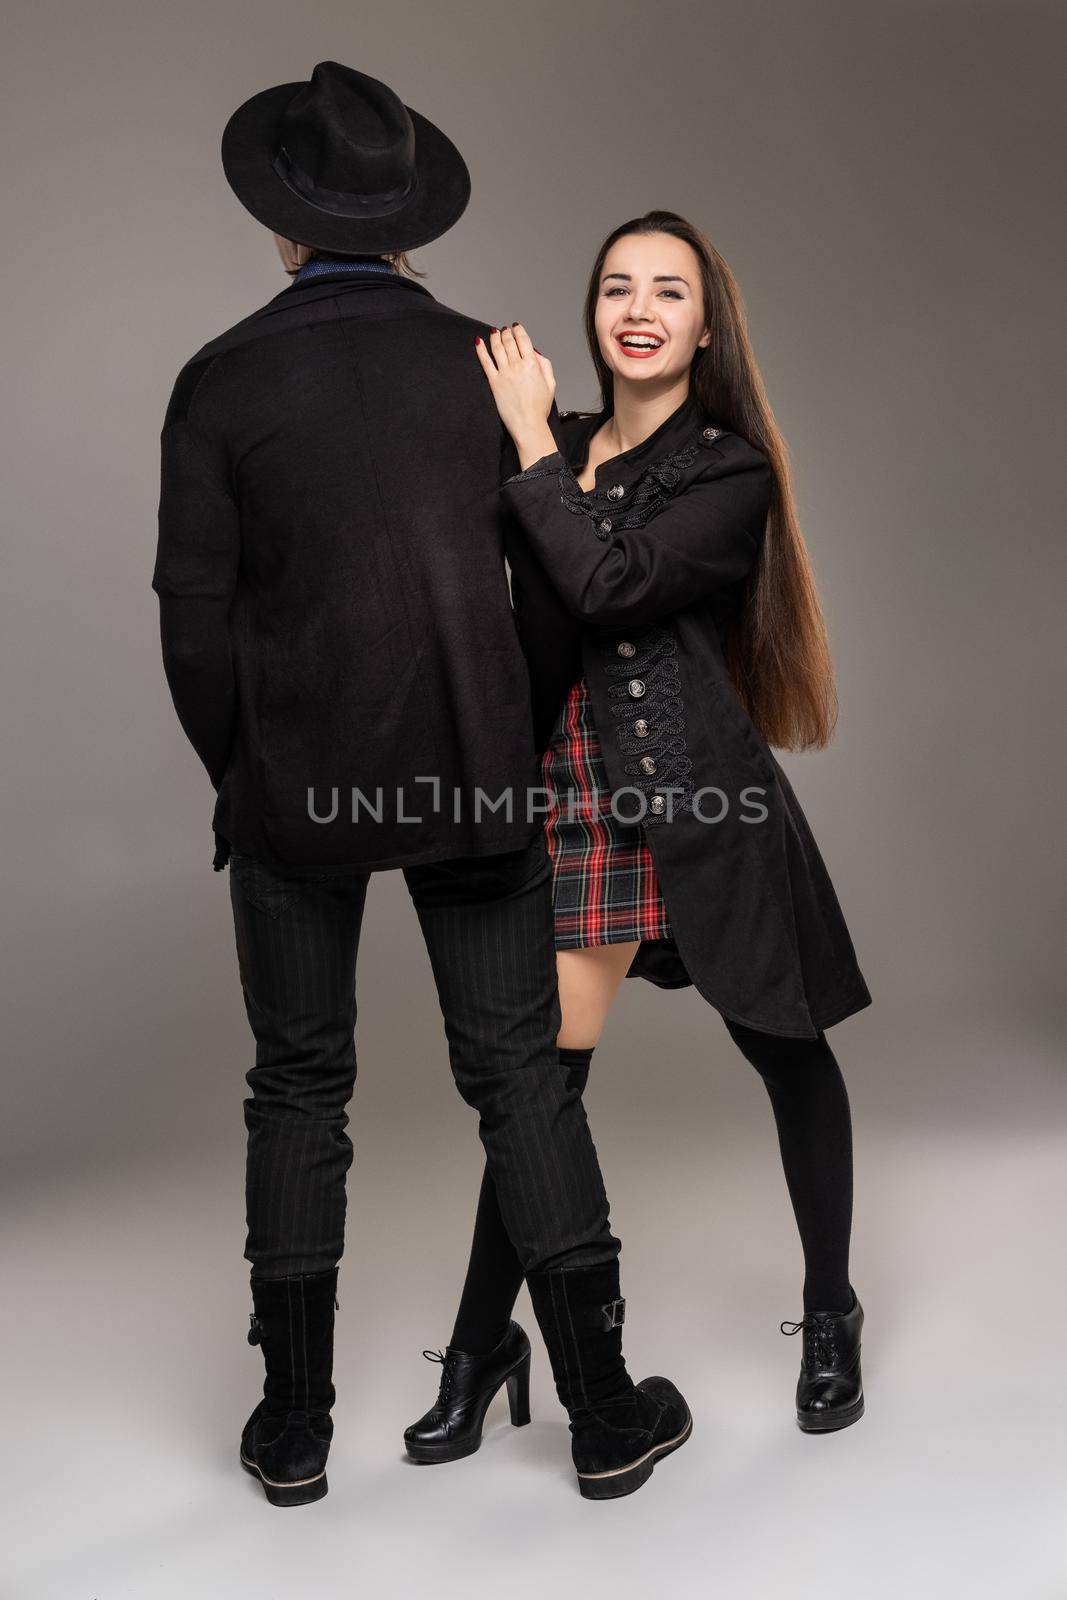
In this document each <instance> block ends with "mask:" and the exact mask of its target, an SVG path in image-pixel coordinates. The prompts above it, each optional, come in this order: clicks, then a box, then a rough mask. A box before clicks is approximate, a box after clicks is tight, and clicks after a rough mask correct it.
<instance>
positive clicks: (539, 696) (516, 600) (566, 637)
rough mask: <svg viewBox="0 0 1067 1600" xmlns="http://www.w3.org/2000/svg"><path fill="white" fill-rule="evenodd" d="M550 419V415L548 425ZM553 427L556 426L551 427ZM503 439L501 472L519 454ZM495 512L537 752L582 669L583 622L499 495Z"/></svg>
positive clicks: (512, 466) (515, 461)
mask: <svg viewBox="0 0 1067 1600" xmlns="http://www.w3.org/2000/svg"><path fill="white" fill-rule="evenodd" d="M552 421H553V419H552V417H550V418H549V424H550V426H551V424H552ZM552 431H553V433H555V432H556V430H555V428H554V427H553V430H552ZM505 440H506V443H505V447H504V451H503V454H502V458H501V460H502V475H503V474H507V473H514V472H516V471H517V470H518V456H517V454H516V451H515V446H514V444H513V443H512V441H511V438H510V436H509V435H508V434H507V433H505ZM500 517H501V522H502V538H503V544H504V554H505V556H506V558H507V563H508V569H509V572H510V575H511V604H512V609H513V611H514V615H515V628H516V631H517V633H518V636H519V643H520V645H521V647H522V652H523V655H524V656H525V657H526V666H527V669H528V671H529V675H530V695H531V701H532V706H533V727H534V743H535V746H536V749H537V753H538V754H539V755H540V754H541V753H542V752H543V751H544V750H545V749H546V748H547V746H548V743H549V740H550V738H551V736H552V731H553V729H554V727H555V724H556V719H557V717H558V715H559V712H560V709H561V707H562V705H563V703H564V701H565V700H566V698H567V694H568V691H569V690H570V688H571V685H572V684H573V683H575V682H576V681H577V679H578V678H580V677H581V675H582V625H581V623H580V622H579V621H578V620H577V618H575V617H574V616H572V615H571V613H570V611H568V609H567V607H566V606H565V605H564V603H563V601H562V599H561V598H560V595H559V592H558V591H557V590H556V588H555V587H554V586H553V584H552V582H551V580H550V578H549V575H548V573H547V572H546V571H545V569H544V567H543V566H542V565H541V563H540V561H539V560H538V558H537V556H536V555H535V554H534V552H533V551H532V550H531V548H530V544H529V541H528V540H527V538H526V535H525V533H524V532H523V529H522V527H521V525H520V524H519V522H518V520H517V518H516V517H515V516H514V514H513V512H512V511H511V509H510V507H508V506H507V505H506V504H505V503H504V502H503V500H501V503H500Z"/></svg>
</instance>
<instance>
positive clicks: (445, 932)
mask: <svg viewBox="0 0 1067 1600" xmlns="http://www.w3.org/2000/svg"><path fill="white" fill-rule="evenodd" d="M403 870H404V877H405V880H406V882H407V885H408V889H409V892H410V894H411V898H412V902H413V904H414V905H415V908H416V910H417V913H418V917H419V922H420V925H421V928H422V934H423V938H424V939H425V942H426V948H427V951H428V953H429V956H430V962H431V965H432V968H433V974H434V979H435V982H436V985H437V992H438V996H439V998H440V1003H441V1011H442V1014H443V1016H444V1024H445V1034H446V1038H447V1040H448V1051H449V1059H450V1061H451V1065H452V1072H453V1075H454V1077H455V1080H456V1085H457V1087H458V1089H459V1092H460V1094H461V1095H462V1096H463V1098H464V1100H466V1101H467V1103H468V1105H470V1106H473V1107H474V1109H475V1110H476V1111H477V1112H478V1115H479V1119H480V1120H479V1132H480V1135H481V1139H482V1143H483V1145H484V1147H485V1155H486V1160H487V1161H488V1164H489V1168H490V1170H491V1172H492V1174H493V1179H494V1182H495V1184H496V1189H497V1195H498V1198H499V1202H500V1212H501V1216H502V1217H503V1219H504V1224H505V1226H506V1228H507V1230H508V1232H509V1234H510V1235H511V1239H512V1242H513V1243H514V1245H515V1249H516V1252H517V1254H518V1256H519V1259H520V1261H521V1262H522V1263H523V1267H524V1269H525V1270H527V1271H529V1270H532V1269H534V1268H537V1267H544V1266H547V1265H555V1264H558V1263H561V1262H563V1261H566V1262H568V1263H569V1264H571V1265H578V1264H584V1263H593V1262H600V1261H606V1260H609V1259H611V1258H613V1257H614V1256H616V1255H617V1254H618V1251H619V1248H620V1247H619V1241H618V1240H617V1239H616V1238H615V1236H614V1235H613V1234H612V1232H611V1229H610V1226H609V1221H608V1202H607V1197H606V1195H605V1193H604V1184H603V1179H602V1178H601V1174H600V1166H599V1163H598V1161H597V1155H596V1150H595V1148H594V1146H593V1141H592V1137H591V1135H590V1132H589V1127H588V1123H587V1122H586V1116H585V1109H584V1107H583V1104H582V1100H581V1097H580V1095H578V1094H576V1093H574V1092H573V1091H571V1090H569V1089H568V1088H567V1085H566V1078H565V1075H564V1073H563V1071H562V1069H561V1067H560V1064H559V1054H558V1051H557V1048H556V1035H557V1033H558V1031H559V1026H560V1005H559V993H558V989H557V980H556V956H555V946H554V939H553V918H552V906H551V877H552V868H551V861H550V859H549V857H548V853H547V850H546V846H545V838H544V833H543V832H540V833H538V834H537V836H536V837H535V839H534V840H533V842H532V843H531V844H530V845H529V846H527V847H524V848H523V849H521V850H518V851H515V852H509V853H508V854H505V855H497V856H484V857H479V858H472V859H462V860H451V861H443V862H432V863H429V864H427V865H417V866H412V867H406V868H404V869H403ZM368 877H369V874H367V873H353V874H351V875H350V876H345V877H343V878H336V877H334V878H329V879H326V878H324V877H316V876H315V875H314V873H307V874H294V875H289V874H286V875H285V876H284V877H283V876H280V875H278V874H276V873H274V872H272V871H271V870H270V869H269V868H268V867H266V866H265V865H264V864H262V863H261V862H259V861H257V860H255V859H253V858H252V857H249V856H245V855H241V854H239V853H234V854H232V855H231V857H230V898H231V902H232V905H233V916H234V930H235V934H236V939H237V956H238V963H239V968H240V974H241V986H242V989H243V991H244V998H245V1007H246V1010H247V1012H248V1020H249V1023H250V1025H251V1028H252V1032H253V1034H254V1035H255V1041H256V1061H255V1066H254V1067H252V1068H251V1069H250V1071H249V1072H248V1074H247V1080H246V1081H247V1083H248V1086H249V1088H250V1089H251V1097H250V1098H249V1099H247V1100H246V1101H245V1102H244V1110H245V1126H246V1128H247V1132H248V1163H247V1175H246V1207H247V1223H248V1235H247V1242H246V1245H245V1257H246V1259H247V1260H249V1261H250V1262H251V1263H252V1273H253V1276H255V1277H263V1278H281V1277H287V1276H289V1275H291V1274H296V1273H309V1272H324V1271H327V1270H329V1268H331V1267H332V1266H334V1265H335V1264H336V1263H337V1262H338V1261H339V1260H340V1257H341V1254H342V1251H343V1248H344V1229H345V1177H346V1174H347V1172H348V1168H349V1166H350V1165H351V1163H352V1142H351V1140H350V1139H349V1137H348V1135H347V1133H346V1132H345V1129H346V1127H347V1126H348V1114H347V1111H346V1107H347V1104H348V1102H349V1100H350V1098H351V1096H352V1092H353V1089H354V1087H355V1080H356V1047H355V1037H354V1034H355V1026H356V958H357V953H358V949H359V936H360V928H361V925H362V921H363V908H364V904H365V901H366V893H367V882H368ZM412 1115H413V1116H417V1115H418V1102H417V1100H416V1099H414V1098H413V1100H412Z"/></svg>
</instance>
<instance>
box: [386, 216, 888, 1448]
mask: <svg viewBox="0 0 1067 1600" xmlns="http://www.w3.org/2000/svg"><path fill="white" fill-rule="evenodd" d="M585 326H586V336H587V339H588V342H589V347H590V351H591V353H592V357H593V363H594V366H595V367H596V371H597V375H598V378H599V380H600V384H601V392H602V397H603V402H604V403H603V406H602V408H601V410H600V411H599V412H596V413H575V412H564V413H562V414H561V415H560V416H559V418H558V419H557V420H556V424H555V428H554V429H553V428H552V427H550V426H549V418H550V415H551V411H552V406H553V397H554V393H555V380H554V377H553V373H552V367H551V363H550V362H549V361H548V360H547V359H546V358H545V357H543V356H542V355H540V353H539V352H538V351H536V350H535V349H534V347H533V345H532V344H531V342H530V340H529V337H528V335H527V333H526V330H525V329H524V328H523V327H522V326H521V325H520V324H517V323H516V324H512V326H511V327H510V328H504V329H502V330H495V331H494V333H493V335H492V338H491V348H489V349H487V348H486V347H485V346H484V345H482V343H481V341H478V346H477V355H478V359H479V360H480V361H481V363H482V367H483V370H484V372H485V375H486V378H487V380H488V382H489V384H490V387H491V389H492V393H493V396H494V399H495V401H496V404H497V408H498V410H499V412H500V415H501V418H502V419H503V421H504V423H505V425H506V427H507V429H508V431H509V433H510V435H511V438H512V440H513V441H514V444H515V447H516V451H517V455H518V463H519V471H518V472H517V473H515V474H513V475H512V476H511V477H510V478H508V479H507V480H506V482H505V484H504V485H503V488H502V494H503V496H504V499H505V501H506V502H507V504H508V508H509V510H510V512H511V513H512V514H513V517H514V528H515V533H514V535H513V537H512V543H511V546H510V548H509V552H508V554H509V561H510V564H511V566H512V589H513V599H514V602H515V608H516V615H517V620H518V624H519V629H520V633H521V634H522V637H523V641H524V646H525V648H526V650H527V655H528V658H529V660H530V666H531V681H532V685H533V692H534V709H535V721H536V723H537V732H538V740H539V745H538V747H539V749H541V748H543V750H544V754H543V758H542V760H543V775H544V782H545V786H546V789H547V790H549V791H551V792H552V799H551V803H550V809H549V812H548V816H547V821H546V828H547V840H548V845H549V849H550V853H551V856H552V862H553V881H554V914H555V935H556V945H557V950H558V958H557V959H558V968H559V990H560V1004H561V1017H562V1026H561V1029H560V1032H559V1036H558V1042H559V1047H560V1060H561V1063H562V1065H563V1067H564V1069H565V1071H566V1072H567V1075H568V1081H569V1084H570V1085H571V1087H572V1088H573V1089H574V1090H575V1092H577V1093H581V1092H582V1090H583V1089H584V1087H585V1083H586V1080H587V1076H588V1072H589V1066H590V1060H591V1057H592V1054H593V1050H594V1048H595V1046H596V1044H597V1041H598V1039H599V1037H600V1033H601V1030H602V1028H603V1024H604V1020H605V1018H606V1016H607V1013H608V1010H609V1007H610V1005H611V1002H612V1000H613V998H614V996H615V994H616V993H617V992H618V989H619V987H620V985H621V983H622V980H623V978H624V977H627V976H641V977H645V978H648V979H649V980H650V981H651V982H653V983H656V984H658V985H660V986H662V987H666V988H676V987H680V986H682V985H686V984H688V983H693V984H695V986H696V987H697V989H698V990H699V992H700V993H701V994H702V995H704V997H705V998H706V999H707V1000H708V1001H709V1003H710V1004H711V1005H712V1006H713V1007H715V1008H716V1009H717V1010H719V1012H720V1013H721V1015H722V1017H723V1020H724V1022H725V1024H726V1027H727V1029H728V1030H729V1032H730V1035H731V1037H732V1038H733V1039H734V1041H735V1043H736V1044H737V1046H738V1048H739V1049H740V1050H741V1052H742V1054H743V1055H744V1056H745V1057H746V1058H747V1060H748V1061H749V1062H751V1064H752V1065H753V1066H754V1067H755V1068H756V1070H757V1071H758V1072H759V1073H760V1075H761V1076H762V1078H763V1081H764V1083H765V1085H766V1087H767V1091H768V1094H769V1096H770V1100H771V1105H772V1108H773V1112H774V1116H775V1120H776V1123H777V1129H778V1137H779V1144H780V1148H781V1154H782V1161H783V1165H784V1169H785V1176H786V1181H787V1184H788V1188H789V1193H790V1197H791V1200H792V1203H793V1208H794V1212H795V1216H796V1220H797V1224H798V1228H799V1231H800V1237H801V1243H802V1246H803V1253H804V1265H805V1277H804V1285H803V1305H804V1315H803V1317H802V1319H801V1320H800V1321H799V1322H796V1323H782V1324H781V1327H782V1331H783V1332H787V1331H788V1332H797V1331H798V1330H801V1329H802V1330H803V1334H804V1344H803V1356H802V1360H801V1370H800V1377H799V1380H798V1384H797V1393H796V1415H797V1421H798V1424H799V1426H800V1427H801V1428H802V1429H803V1430H804V1431H806V1432H826V1431H830V1430H832V1429H837V1428H842V1427H845V1426H847V1425H849V1424H850V1423H853V1422H856V1421H857V1420H858V1419H859V1418H860V1416H861V1415H862V1414H863V1405H864V1402H863V1389H862V1379H861V1373H860V1361H859V1353H860V1329H861V1325H862V1321H863V1310H862V1307H861V1306H860V1303H859V1300H858V1299H857V1297H856V1294H855V1291H854V1289H853V1287H852V1285H851V1283H850V1281H849V1265H848V1255H849V1233H850V1228H851V1216H852V1133H851V1119H850V1112H849V1102H848V1095H847V1092H846V1089H845V1084H844V1081H843V1079H842V1076H841V1072H840V1069H839V1067H838V1064H837V1061H836V1059H835V1057H834V1054H833V1052H832V1050H831V1048H830V1045H829V1043H828V1041H827V1039H826V1035H825V1031H824V1030H825V1029H826V1028H827V1027H829V1026H831V1025H832V1024H833V1023H835V1022H838V1021H840V1020H841V1019H842V1018H843V1017H846V1016H849V1015H851V1014H852V1013H853V1012H855V1011H858V1010H860V1009H861V1007H863V1006H865V1005H868V1004H869V1003H870V998H871V997H870V994H869V992H868V989H867V986H866V983H865V982H864V979H863V976H862V974H861V973H860V970H859V967H858V966H857V963H856V957H855V952H854V950H853V946H852V942H851V939H850V938H849V934H848V930H847V928H846V926H845V923H844V919H843V917H842V914H841V909H840V906H839V904H838V901H837V898H836V896H835V894H834V890H833V887H832V885H831V883H830V880H829V877H828V875H827V872H826V868H825V866H824V864H823V862H822V859H821V857H820V855H819V852H818V849H817V847H816V844H815V841H814V839H813V838H812V835H811V832H810V829H809V828H808V825H807V822H806V820H805V818H804V815H803V812H802V811H801V809H800V806H799V804H798V802H797V800H796V797H795V795H794V794H793V791H792V788H791V787H790V784H789V781H788V779H787V778H786V775H785V773H784V772H783V771H782V769H781V767H780V766H779V765H778V763H777V762H776V761H775V759H774V757H773V755H772V754H771V750H770V746H771V744H774V745H777V746H779V747H780V748H788V749H793V750H800V749H807V748H818V747H821V746H824V745H826V744H827V743H828V741H829V739H830V736H831V734H832V732H833V727H834V722H835V717H836V697H835V692H834V684H833V672H832V667H831V663H830V658H829V651H828V647H827V642H826V635H825V629H824V626H823V621H822V617H821V613H820V609H819V604H818V599H817V596H816V592H815V587H814V583H813V580H812V576H811V570H810V566H809V563H808V558H807V553H806V551H805V547H804V543H803V540H802V537H801V534H800V531H799V529H798V526H797V521H796V515H795V512H794V508H793V503H792V498H791V493H790V487H789V478H788V468H787V456H786V450H785V446H784V444H783V442H782V440H781V438H780V436H779V433H778V431H777V428H776V426H775V423H774V420H773V417H772V414H771V411H770V407H769V405H768V403H767V400H766V396H765V392H764V388H763V384H762V380H761V378H760V375H759V371H758V369H757V366H756V362H755V359H754V357H753V354H752V351H751V348H750V345H749V341H748V335H747V330H746V326H745V316H744V309H743V304H742V299H741V295H740V293H739V290H738V288H737V285H736V283H735V281H734V279H733V276H732V274H731V273H730V270H729V268H728V267H727V265H726V263H725V262H724V261H723V259H722V257H721V256H720V255H719V254H718V253H717V251H716V250H715V249H714V248H713V247H712V245H711V244H710V243H709V242H708V240H707V239H706V238H705V237H704V236H703V235H702V234H701V233H700V232H699V231H698V230H697V229H696V228H695V227H693V226H692V225H691V224H689V223H687V222H686V221H685V220H684V219H682V218H681V217H678V216H676V215H675V214H674V213H672V212H652V213H649V214H647V215H646V216H644V217H641V218H638V219H636V220H634V221H632V222H628V223H625V224H623V226H622V227H620V228H618V229H616V230H615V232H614V233H612V234H611V235H610V236H609V238H608V239H607V240H606V241H605V243H604V245H603V246H602V248H601V250H600V252H599V254H598V256H597V259H596V262H595V265H594V268H593V272H592V274H591V278H590V283H589V289H588V294H587V298H586V310H585ZM709 797H710V798H709ZM521 1283H522V1270H521V1268H520V1266H519V1263H518V1260H517V1258H516V1256H515V1253H514V1251H513V1249H512V1247H511V1244H510V1241H509V1239H508V1236H507V1233H506V1231H505V1230H504V1227H503V1225H502V1223H501V1220H500V1213H499V1210H498V1208H497V1204H496V1197H495V1193H494V1190H493V1186H492V1182H491V1180H490V1178H489V1177H488V1174H486V1175H484V1176H483V1181H482V1189H481V1195H480V1199H479V1203H478V1212H477V1220H476V1224H475V1231H474V1239H473V1243H472V1248H471V1257H470V1265H469V1268H468V1272H467V1279H466V1283H465V1285H464V1289H463V1294H462V1298H461V1301H460V1307H459V1311H458V1314H457V1317H456V1323H455V1327H454V1329H453V1333H452V1338H451V1341H450V1343H449V1345H448V1347H447V1348H446V1350H445V1351H444V1352H440V1351H437V1352H427V1354H428V1355H430V1356H431V1358H432V1359H435V1360H439V1361H441V1362H442V1363H443V1368H444V1370H443V1373H442V1378H441V1386H440V1392H439V1395H438V1399H437V1403H436V1404H435V1406H434V1407H433V1408H432V1409H431V1410H430V1411H429V1412H428V1413H427V1414H426V1415H425V1416H424V1417H423V1418H421V1419H420V1420H419V1421H418V1422H417V1423H415V1424H414V1425H413V1426H412V1427H411V1428H409V1429H408V1430H407V1432H406V1434H405V1442H406V1446H407V1449H408V1453H409V1455H411V1456H412V1457H413V1458H414V1459H416V1460H421V1461H450V1460H454V1459H457V1458H458V1457H460V1456H463V1455H467V1454H469V1453H470V1452H471V1451H473V1450H476V1449H477V1448H478V1445H479V1443H480V1440H481V1427H482V1419H483V1417H484V1414H485V1410H486V1408H487V1407H488V1404H489V1402H490V1400H491V1399H492V1397H493V1395H494V1394H495V1393H496V1391H497V1389H498V1388H499V1387H500V1386H501V1385H502V1384H503V1383H505V1382H507V1383H508V1387H509V1392H510V1393H511V1395H512V1399H513V1407H512V1417H513V1420H515V1421H522V1420H525V1415H526V1413H525V1410H524V1408H523V1407H522V1406H518V1407H516V1405H515V1404H514V1401H515V1394H516V1389H518V1388H521V1387H523V1386H524V1379H525V1376H526V1373H527V1371H528V1363H529V1343H528V1341H527V1339H526V1336H525V1334H524V1333H523V1331H522V1329H521V1328H520V1327H519V1326H518V1324H517V1323H515V1322H512V1321H510V1315H511V1311H512V1308H513V1306H514V1301H515V1296H516V1294H517V1293H518V1290H519V1287H520V1285H521Z"/></svg>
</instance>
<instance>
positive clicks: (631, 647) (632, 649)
mask: <svg viewBox="0 0 1067 1600" xmlns="http://www.w3.org/2000/svg"><path fill="white" fill-rule="evenodd" d="M615 648H616V649H617V650H618V652H619V654H620V656H635V655H636V654H637V646H636V645H635V644H631V643H630V641H629V640H628V639H624V640H623V641H622V643H621V644H619V645H616V647H615Z"/></svg>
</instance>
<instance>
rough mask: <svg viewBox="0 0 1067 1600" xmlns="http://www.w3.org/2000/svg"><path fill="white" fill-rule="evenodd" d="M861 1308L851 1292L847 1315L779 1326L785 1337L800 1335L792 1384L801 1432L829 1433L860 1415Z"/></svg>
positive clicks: (813, 1314)
mask: <svg viewBox="0 0 1067 1600" xmlns="http://www.w3.org/2000/svg"><path fill="white" fill-rule="evenodd" d="M862 1327H863V1307H862V1306H861V1305H860V1303H859V1298H858V1297H857V1295H856V1291H855V1290H853V1291H852V1309H851V1310H850V1311H808V1312H805V1314H804V1316H803V1317H802V1318H801V1319H800V1321H799V1322H783V1323H782V1324H781V1329H782V1332H783V1333H785V1334H794V1333H799V1332H800V1331H801V1329H803V1332H804V1353H803V1356H802V1358H801V1362H800V1377H799V1379H798V1380H797V1422H798V1424H799V1426H800V1427H801V1428H802V1429H803V1431H804V1432H805V1433H832V1432H833V1431H834V1430H835V1429H837V1428H847V1427H848V1426H849V1424H850V1423H852V1422H858V1421H859V1419H860V1418H861V1417H862V1415H863V1377H862V1374H861V1372H860V1330H861V1329H862Z"/></svg>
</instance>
